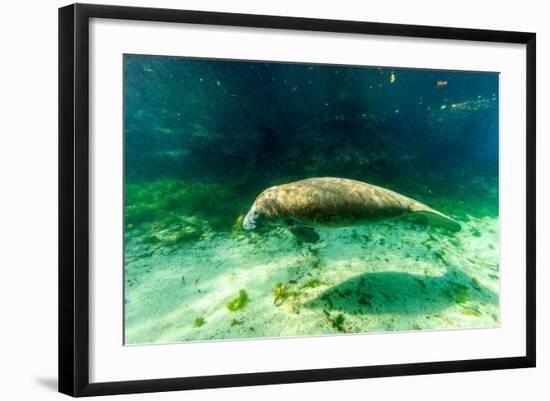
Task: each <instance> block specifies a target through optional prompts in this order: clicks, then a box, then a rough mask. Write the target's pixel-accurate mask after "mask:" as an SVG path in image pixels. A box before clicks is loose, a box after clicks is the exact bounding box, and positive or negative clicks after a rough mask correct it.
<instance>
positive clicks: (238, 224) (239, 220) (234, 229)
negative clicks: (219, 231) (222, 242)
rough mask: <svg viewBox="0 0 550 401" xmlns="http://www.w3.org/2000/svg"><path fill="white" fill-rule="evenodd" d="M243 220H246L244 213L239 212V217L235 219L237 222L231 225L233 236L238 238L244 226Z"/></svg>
mask: <svg viewBox="0 0 550 401" xmlns="http://www.w3.org/2000/svg"><path fill="white" fill-rule="evenodd" d="M243 220H244V214H243V213H241V214H239V217H237V220H235V223H234V224H233V226H232V227H231V238H232V239H236V238H237V236H238V235H239V234H240V233H241V231H242V228H243Z"/></svg>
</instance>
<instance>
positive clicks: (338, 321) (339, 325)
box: [323, 309, 348, 333]
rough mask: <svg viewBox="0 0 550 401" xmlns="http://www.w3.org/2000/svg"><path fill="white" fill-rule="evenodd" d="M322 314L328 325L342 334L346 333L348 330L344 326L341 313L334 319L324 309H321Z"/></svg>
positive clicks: (343, 317) (344, 322) (344, 319)
mask: <svg viewBox="0 0 550 401" xmlns="http://www.w3.org/2000/svg"><path fill="white" fill-rule="evenodd" d="M323 312H324V313H325V316H326V321H327V322H328V323H330V324H331V325H332V327H333V328H335V329H336V330H338V331H340V332H342V333H347V332H348V329H347V327H346V326H345V324H346V318H345V316H344V314H343V313H339V314H337V315H336V316H335V317H332V316H331V315H330V313H328V311H326V310H325V309H323Z"/></svg>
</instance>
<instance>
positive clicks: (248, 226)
mask: <svg viewBox="0 0 550 401" xmlns="http://www.w3.org/2000/svg"><path fill="white" fill-rule="evenodd" d="M261 220H262V218H261V215H260V213H258V211H257V210H256V208H255V207H254V206H252V207H251V208H250V210H249V211H248V213H247V214H246V216H245V217H244V220H243V228H244V229H245V230H255V229H257V228H259V227H261V226H262V221H261Z"/></svg>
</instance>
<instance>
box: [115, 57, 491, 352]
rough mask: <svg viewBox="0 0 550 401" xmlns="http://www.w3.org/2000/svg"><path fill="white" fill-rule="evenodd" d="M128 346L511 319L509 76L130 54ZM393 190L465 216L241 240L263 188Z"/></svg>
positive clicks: (276, 232)
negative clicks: (506, 188) (504, 160)
mask: <svg viewBox="0 0 550 401" xmlns="http://www.w3.org/2000/svg"><path fill="white" fill-rule="evenodd" d="M124 74H125V83H124V89H125V99H124V100H125V205H124V206H125V250H124V252H125V265H124V277H125V294H124V295H125V300H124V301H125V302H124V303H125V342H126V343H127V344H143V343H167V342H179V341H190V340H192V341H203V340H220V339H236V338H252V337H280V336H301V335H334V334H345V333H369V332H388V331H402V330H442V329H457V328H481V327H495V326H498V325H499V295H498V294H499V264H498V247H499V243H498V237H499V235H498V75H497V74H492V73H471V72H470V73H466V72H450V71H430V70H410V69H409V70H402V69H397V68H367V67H362V68H359V67H340V66H320V65H300V64H284V63H276V64H270V63H256V62H235V61H216V60H195V59H185V58H172V57H151V56H131V55H128V56H125V61H124ZM322 176H336V177H345V178H353V179H357V180H361V181H366V182H369V183H372V184H376V185H380V186H382V187H385V188H388V189H392V190H394V191H397V192H399V193H401V194H403V195H406V196H408V197H411V198H413V199H416V200H419V201H421V202H423V203H426V204H427V205H429V206H430V207H432V208H434V209H436V210H439V211H440V212H442V213H445V214H447V215H449V216H451V217H453V218H454V219H456V220H457V221H458V222H459V223H460V224H461V226H462V230H461V231H460V232H458V233H454V234H453V233H450V232H447V231H445V230H443V229H441V228H438V227H434V226H432V225H427V224H426V222H425V221H422V220H419V219H415V218H413V217H408V218H403V219H399V220H392V221H388V222H382V223H377V224H369V225H353V226H349V227H343V228H338V229H336V228H331V229H326V228H320V229H317V231H318V233H319V235H320V238H321V240H320V241H319V242H317V243H314V244H304V243H301V242H300V241H298V240H297V239H296V237H294V236H293V235H292V234H291V233H290V232H289V231H288V230H287V229H286V228H284V227H279V228H274V229H271V230H264V231H258V232H256V231H245V230H243V228H242V224H241V223H242V216H243V215H244V214H246V212H247V211H248V209H249V208H250V206H251V205H252V203H253V202H254V199H255V198H256V196H257V195H258V194H259V193H260V192H261V191H262V190H264V189H266V188H268V187H270V186H273V185H278V184H283V183H287V182H292V181H294V180H299V179H303V178H309V177H322Z"/></svg>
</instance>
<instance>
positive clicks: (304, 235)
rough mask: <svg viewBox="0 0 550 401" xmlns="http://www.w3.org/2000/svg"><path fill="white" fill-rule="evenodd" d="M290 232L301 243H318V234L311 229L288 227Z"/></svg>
mask: <svg viewBox="0 0 550 401" xmlns="http://www.w3.org/2000/svg"><path fill="white" fill-rule="evenodd" d="M288 229H289V230H290V232H291V233H292V234H294V236H295V237H296V238H298V239H299V240H300V241H302V242H310V243H313V242H317V241H319V238H320V237H319V234H317V232H315V230H314V229H313V228H312V227H305V226H290V227H288Z"/></svg>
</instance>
